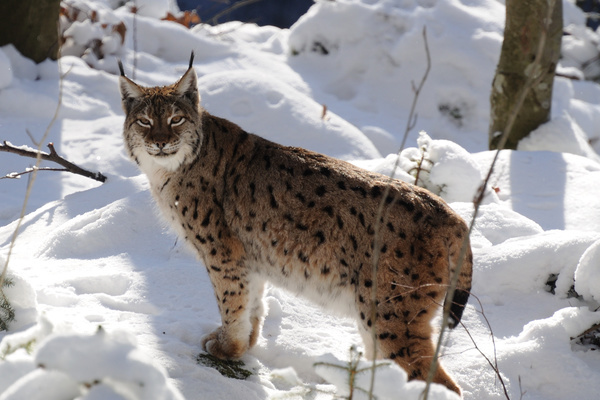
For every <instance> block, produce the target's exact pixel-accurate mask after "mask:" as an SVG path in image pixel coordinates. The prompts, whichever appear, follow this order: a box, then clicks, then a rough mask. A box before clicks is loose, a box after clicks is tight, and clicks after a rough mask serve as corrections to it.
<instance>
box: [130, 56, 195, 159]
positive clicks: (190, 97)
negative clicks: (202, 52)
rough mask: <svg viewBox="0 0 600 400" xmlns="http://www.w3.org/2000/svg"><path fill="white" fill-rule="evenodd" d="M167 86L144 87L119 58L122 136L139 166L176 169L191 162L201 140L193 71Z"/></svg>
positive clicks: (190, 70) (192, 69)
mask: <svg viewBox="0 0 600 400" xmlns="http://www.w3.org/2000/svg"><path fill="white" fill-rule="evenodd" d="M193 60H194V53H192V55H191V57H190V66H189V68H188V70H187V72H186V73H185V74H184V75H183V76H182V77H181V78H180V79H179V81H177V82H176V83H174V84H172V85H170V86H157V87H143V86H139V85H138V84H136V83H135V82H133V81H132V80H131V79H129V78H127V77H126V76H125V74H124V72H123V66H122V64H121V63H120V62H119V68H120V70H121V76H120V78H119V87H120V89H121V100H122V105H123V110H124V111H125V124H124V126H123V138H124V140H125V147H126V149H127V152H128V153H129V156H130V157H131V158H132V159H133V160H134V161H135V162H136V163H137V164H138V165H139V166H140V167H141V168H142V169H146V170H147V169H149V170H156V169H157V168H162V169H165V170H167V171H175V170H176V169H177V168H179V167H180V166H181V165H183V164H187V163H189V162H191V161H192V160H193V159H194V158H195V157H196V155H197V154H198V151H199V149H200V145H201V143H202V127H201V113H202V109H201V107H200V106H199V103H200V96H199V95H198V88H197V80H196V79H197V78H196V71H194V68H193V67H192V62H193Z"/></svg>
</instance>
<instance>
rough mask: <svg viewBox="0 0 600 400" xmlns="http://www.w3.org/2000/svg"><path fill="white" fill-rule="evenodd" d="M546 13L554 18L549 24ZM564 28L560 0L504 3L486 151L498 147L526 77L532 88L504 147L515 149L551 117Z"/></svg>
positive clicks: (509, 0) (507, 0) (527, 0)
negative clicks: (539, 49) (502, 29)
mask: <svg viewBox="0 0 600 400" xmlns="http://www.w3.org/2000/svg"><path fill="white" fill-rule="evenodd" d="M551 6H552V7H553V9H552V10H549V7H551ZM549 11H551V15H552V18H551V20H550V21H547V19H548V18H547V17H548V15H549ZM562 27H563V21H562V0H506V24H505V28H504V42H503V43H502V52H501V54H500V61H499V62H498V67H497V68H496V76H495V77H494V81H493V83H492V94H491V96H490V103H491V115H490V130H489V146H490V150H493V149H497V148H498V146H499V141H500V137H501V134H502V133H504V131H505V129H506V123H507V120H508V117H509V114H510V113H511V110H512V109H513V107H514V105H515V104H516V103H517V98H518V96H519V95H520V93H519V92H520V91H522V88H523V87H525V85H526V84H527V83H528V79H529V83H530V82H531V79H534V80H535V82H536V84H535V85H533V86H532V87H531V89H530V90H529V92H528V93H527V96H526V97H525V100H524V102H523V106H522V107H521V109H520V110H519V112H518V114H517V116H516V119H515V122H514V125H513V127H512V129H511V131H510V133H509V134H508V135H509V136H508V139H507V141H506V144H505V146H504V148H507V149H516V148H517V144H518V143H519V140H521V139H523V138H524V137H525V136H527V135H528V134H529V133H530V132H531V131H532V130H534V129H536V128H537V127H538V126H539V125H541V124H543V123H545V122H548V120H549V119H550V111H551V105H552V85H553V82H554V72H555V70H556V64H557V63H558V58H559V56H560V43H561V37H562ZM544 35H545V38H543V36H544ZM542 38H543V40H545V45H544V46H543V51H542V54H541V58H540V60H539V61H538V65H539V68H534V67H535V65H534V60H535V58H536V54H537V52H538V46H539V43H540V39H542ZM537 76H539V79H536V78H537Z"/></svg>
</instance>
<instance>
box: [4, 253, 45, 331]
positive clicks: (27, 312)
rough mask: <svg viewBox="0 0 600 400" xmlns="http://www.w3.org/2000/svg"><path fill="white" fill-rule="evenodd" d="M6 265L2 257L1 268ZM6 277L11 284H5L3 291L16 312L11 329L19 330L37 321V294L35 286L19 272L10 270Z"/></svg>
mask: <svg viewBox="0 0 600 400" xmlns="http://www.w3.org/2000/svg"><path fill="white" fill-rule="evenodd" d="M4 265H5V260H4V259H3V258H2V257H0V269H1V268H3V267H4ZM6 279H7V281H8V282H9V283H10V284H9V285H7V286H5V287H4V288H3V289H2V291H3V292H4V295H5V296H6V298H7V299H8V301H9V302H10V306H11V307H12V309H13V310H14V313H15V316H14V321H13V322H11V323H10V324H9V329H10V330H11V331H19V330H21V329H24V328H26V327H28V326H30V325H31V324H34V323H35V322H36V321H37V318H38V310H37V307H38V302H37V295H36V293H35V290H34V288H33V286H31V284H30V283H29V282H27V280H26V279H25V278H23V277H22V276H20V275H19V274H18V273H15V272H13V271H9V272H8V274H7V276H6Z"/></svg>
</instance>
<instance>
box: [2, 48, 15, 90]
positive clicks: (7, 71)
mask: <svg viewBox="0 0 600 400" xmlns="http://www.w3.org/2000/svg"><path fill="white" fill-rule="evenodd" d="M0 71H3V73H1V74H0V90H2V89H4V88H6V87H9V86H10V84H11V83H12V80H13V72H12V68H11V65H10V59H9V58H8V56H7V55H6V54H5V53H4V51H3V50H2V48H0Z"/></svg>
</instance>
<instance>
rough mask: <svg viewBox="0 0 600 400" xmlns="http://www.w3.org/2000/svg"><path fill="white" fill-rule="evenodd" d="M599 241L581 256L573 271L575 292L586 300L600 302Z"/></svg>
mask: <svg viewBox="0 0 600 400" xmlns="http://www.w3.org/2000/svg"><path fill="white" fill-rule="evenodd" d="M598 266H600V240H599V241H597V242H595V243H594V244H593V245H591V246H590V247H589V248H588V249H587V250H586V251H585V253H583V255H582V256H581V259H580V260H579V264H578V265H577V270H576V271H575V291H576V292H577V293H578V294H580V295H581V296H583V298H584V299H587V300H595V301H597V302H600V268H598Z"/></svg>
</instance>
